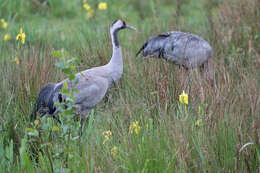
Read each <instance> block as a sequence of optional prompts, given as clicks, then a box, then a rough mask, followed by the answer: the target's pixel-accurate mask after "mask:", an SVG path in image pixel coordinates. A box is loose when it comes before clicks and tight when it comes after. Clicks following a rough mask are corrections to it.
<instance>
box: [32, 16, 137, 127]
mask: <svg viewBox="0 0 260 173" xmlns="http://www.w3.org/2000/svg"><path fill="white" fill-rule="evenodd" d="M125 28H129V29H132V30H136V29H135V28H134V27H132V26H129V25H127V24H126V23H125V21H123V20H120V19H118V20H116V21H114V22H113V23H112V25H111V26H110V35H111V40H112V45H113V55H112V57H111V59H110V61H109V62H108V64H106V65H103V66H99V67H93V68H90V69H88V70H84V71H82V72H80V73H77V74H76V75H75V76H76V79H77V81H78V82H77V83H76V84H72V82H70V80H69V79H65V80H63V81H61V82H59V83H49V84H47V85H46V86H44V87H43V88H42V89H41V91H40V93H39V95H38V98H37V100H36V103H35V105H34V108H33V112H32V114H31V120H35V119H36V115H37V112H39V113H40V114H41V117H42V116H44V115H46V114H48V115H49V116H51V117H53V118H55V119H57V118H56V117H55V115H56V114H57V113H58V112H59V110H58V108H56V107H55V105H54V103H55V102H60V103H61V102H64V100H66V98H65V96H64V95H63V94H62V93H61V92H60V90H61V89H62V86H63V83H64V82H67V83H68V89H73V88H75V89H77V90H78V92H77V93H75V95H74V96H75V100H74V107H75V108H76V109H77V111H76V113H77V114H79V115H80V117H81V118H80V124H81V128H82V125H83V122H84V119H85V118H86V117H87V116H88V115H89V113H90V111H91V110H92V109H93V108H94V107H95V106H96V105H97V104H98V103H99V102H100V101H101V100H102V99H103V97H104V96H105V94H106V92H107V90H108V89H109V88H110V86H111V85H112V84H113V83H115V82H117V81H118V80H119V79H120V77H121V75H122V73H123V59H122V49H121V46H120V44H119V41H118V32H119V31H120V30H122V29H125ZM57 120H58V119H57ZM58 121H59V120H58Z"/></svg>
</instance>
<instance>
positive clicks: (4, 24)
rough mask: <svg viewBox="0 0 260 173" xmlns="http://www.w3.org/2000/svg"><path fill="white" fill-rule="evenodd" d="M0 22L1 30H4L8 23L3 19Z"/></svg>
mask: <svg viewBox="0 0 260 173" xmlns="http://www.w3.org/2000/svg"><path fill="white" fill-rule="evenodd" d="M0 21H1V25H2V28H4V29H6V28H7V26H8V23H7V22H6V21H5V20H4V19H1V20H0Z"/></svg>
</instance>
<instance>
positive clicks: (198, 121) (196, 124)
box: [195, 119, 202, 127]
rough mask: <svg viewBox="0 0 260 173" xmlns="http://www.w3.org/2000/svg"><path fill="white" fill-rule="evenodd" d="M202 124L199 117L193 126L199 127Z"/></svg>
mask: <svg viewBox="0 0 260 173" xmlns="http://www.w3.org/2000/svg"><path fill="white" fill-rule="evenodd" d="M201 125H202V119H199V120H197V121H196V122H195V126H197V127H200V126H201Z"/></svg>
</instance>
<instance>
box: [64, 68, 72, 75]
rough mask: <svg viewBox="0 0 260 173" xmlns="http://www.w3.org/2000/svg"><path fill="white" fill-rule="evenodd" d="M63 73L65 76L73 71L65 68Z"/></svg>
mask: <svg viewBox="0 0 260 173" xmlns="http://www.w3.org/2000/svg"><path fill="white" fill-rule="evenodd" d="M62 72H63V73H65V74H70V73H71V69H70V68H63V69H62Z"/></svg>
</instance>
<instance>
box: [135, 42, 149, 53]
mask: <svg viewBox="0 0 260 173" xmlns="http://www.w3.org/2000/svg"><path fill="white" fill-rule="evenodd" d="M147 44H148V42H146V43H144V45H143V46H142V47H141V49H139V51H138V52H137V53H136V57H137V56H138V55H139V54H140V53H141V52H142V51H143V50H144V49H145V48H146V46H147Z"/></svg>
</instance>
